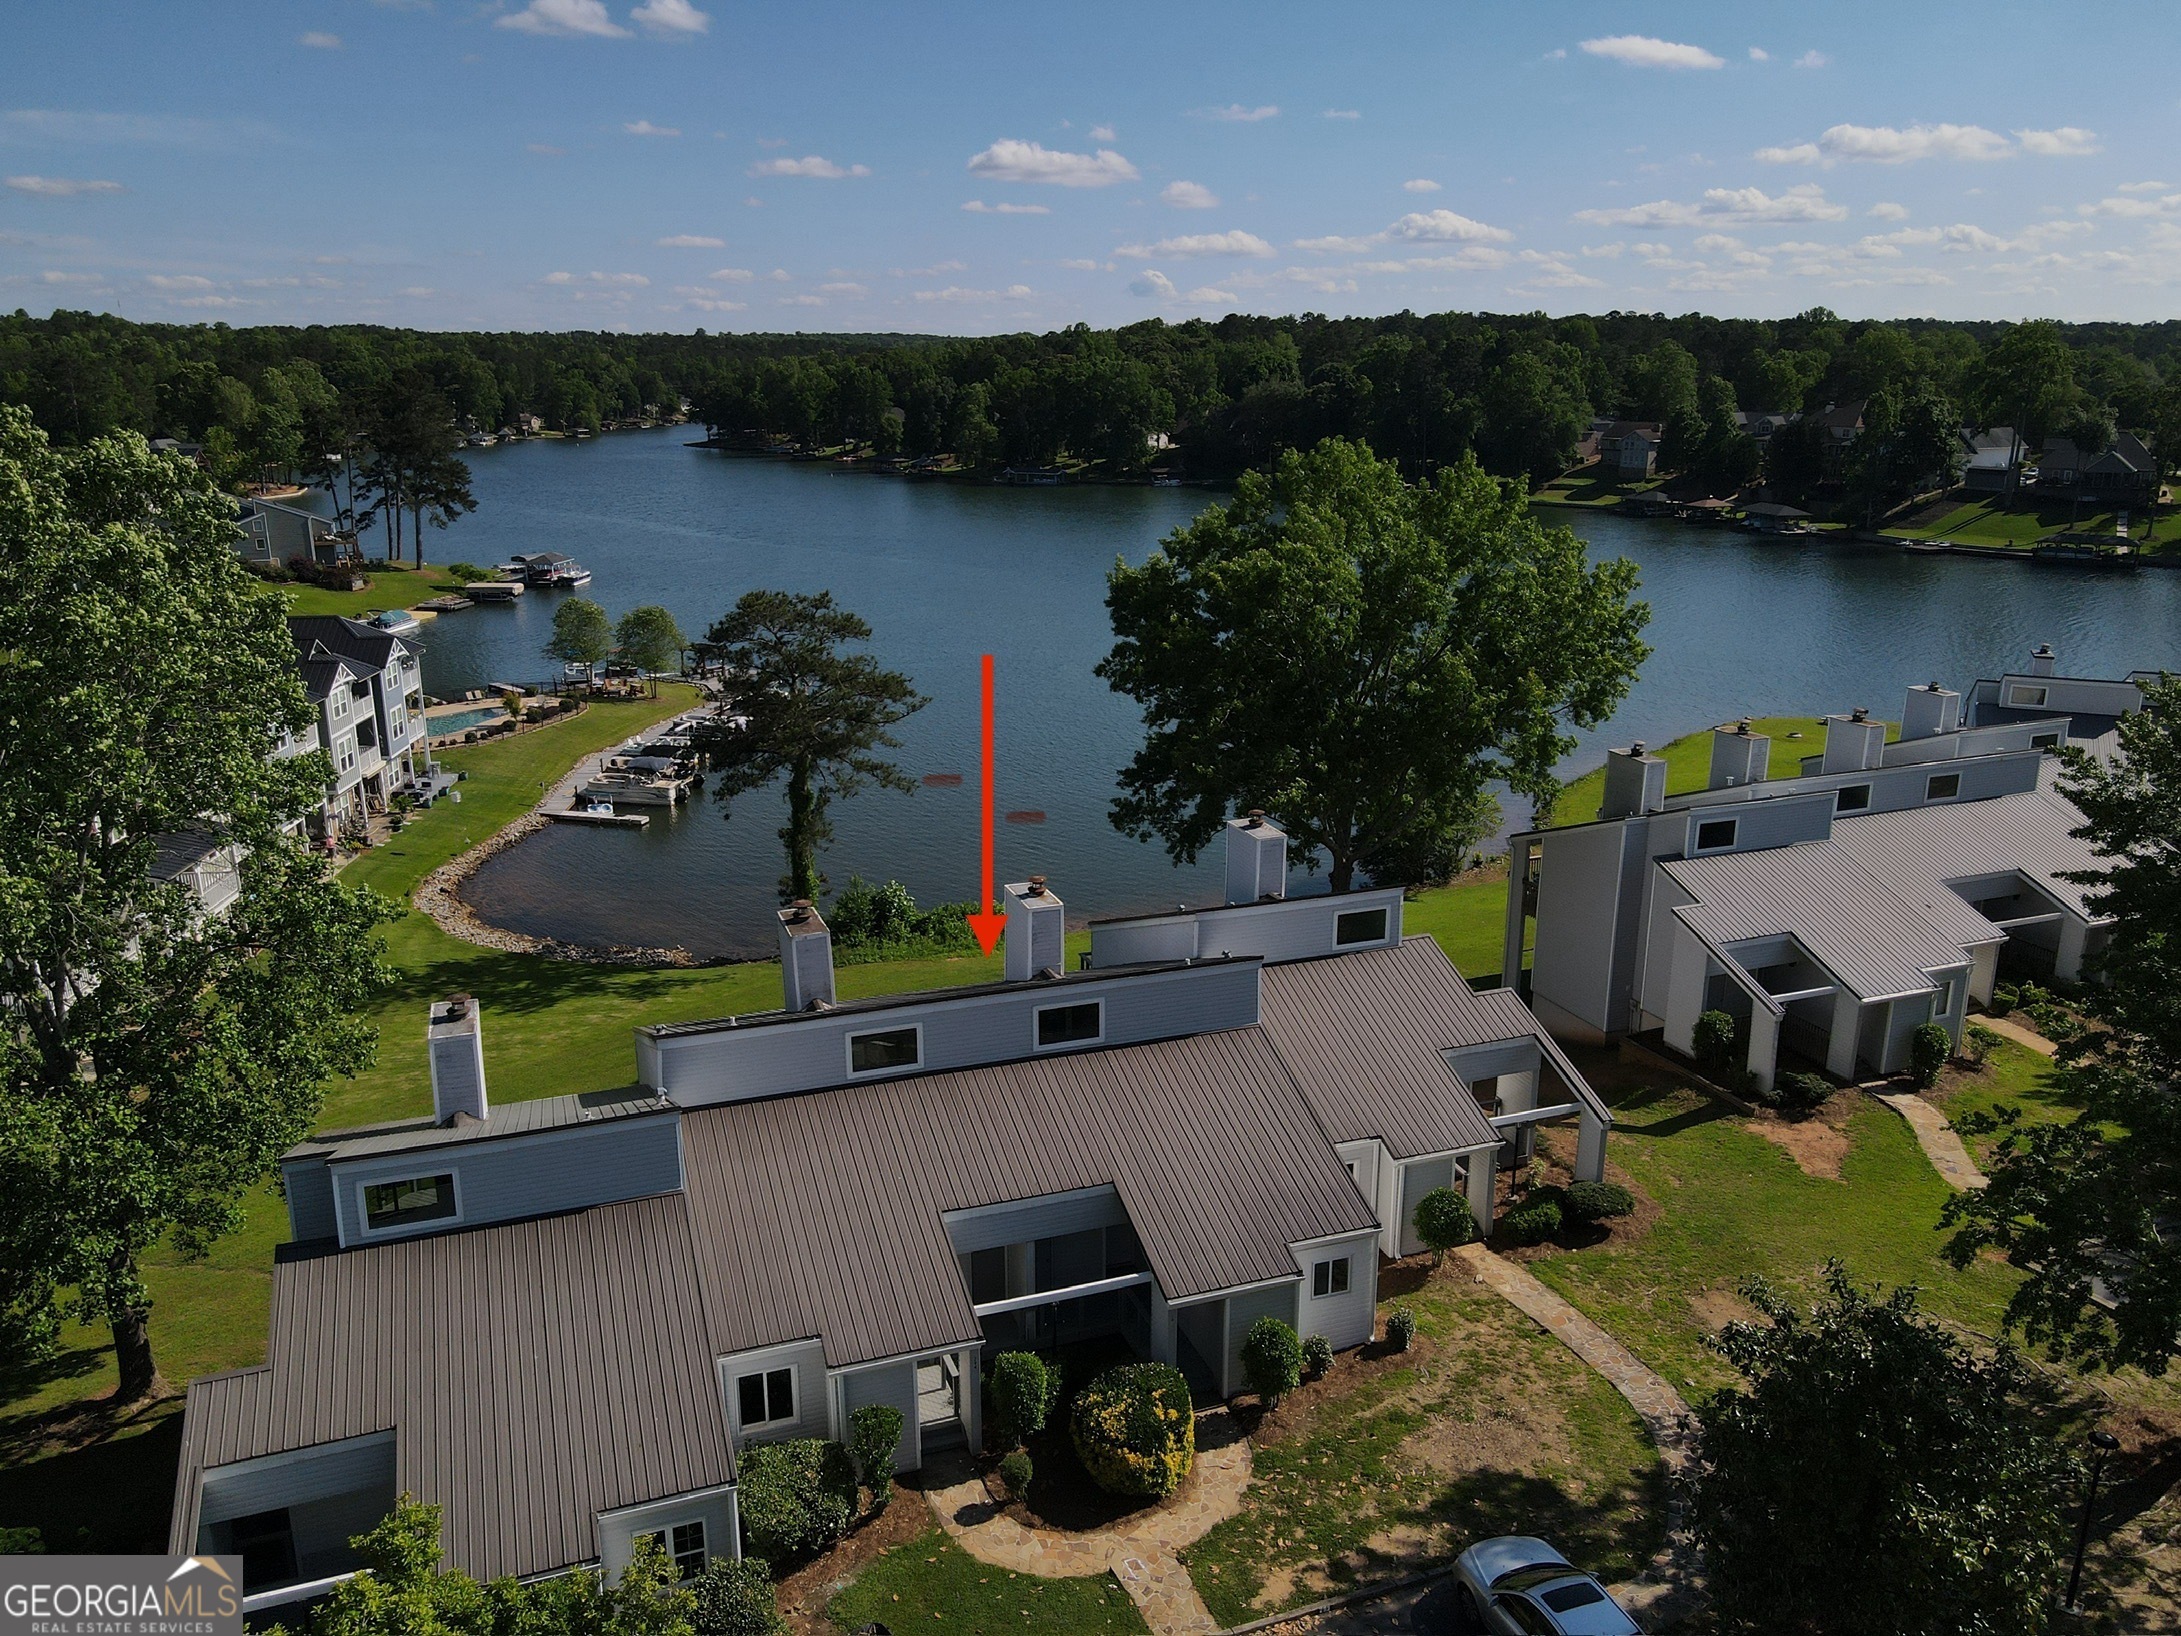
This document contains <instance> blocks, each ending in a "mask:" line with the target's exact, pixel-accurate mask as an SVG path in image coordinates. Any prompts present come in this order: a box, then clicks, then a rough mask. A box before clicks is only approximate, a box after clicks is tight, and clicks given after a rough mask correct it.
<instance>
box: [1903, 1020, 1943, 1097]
mask: <svg viewBox="0 0 2181 1636" xmlns="http://www.w3.org/2000/svg"><path fill="white" fill-rule="evenodd" d="M1953 1054H1954V1036H1953V1035H1951V1034H1949V1033H1947V1031H1946V1030H1945V1029H1944V1028H1942V1027H1940V1026H1939V1025H1938V1024H1937V1023H1935V1022H1927V1023H1922V1024H1920V1025H1918V1027H1917V1029H1916V1032H1915V1033H1913V1034H1911V1035H1909V1037H1908V1071H1909V1074H1910V1076H1911V1077H1912V1078H1913V1079H1914V1080H1915V1081H1916V1083H1917V1084H1918V1085H1921V1086H1922V1087H1923V1088H1924V1089H1925V1090H1927V1091H1928V1090H1929V1089H1931V1087H1932V1086H1934V1085H1936V1084H1937V1083H1938V1082H1939V1070H1940V1069H1941V1068H1944V1067H1945V1066H1946V1059H1947V1058H1948V1057H1950V1056H1952V1055H1953Z"/></svg>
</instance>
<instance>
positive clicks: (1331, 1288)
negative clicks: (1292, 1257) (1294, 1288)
mask: <svg viewBox="0 0 2181 1636" xmlns="http://www.w3.org/2000/svg"><path fill="white" fill-rule="evenodd" d="M1347 1293H1348V1258H1347V1257H1346V1256H1344V1255H1343V1256H1338V1257H1336V1258H1335V1259H1333V1260H1331V1261H1320V1262H1319V1263H1318V1264H1317V1265H1316V1266H1314V1267H1312V1268H1311V1269H1310V1295H1311V1298H1312V1299H1313V1300H1318V1301H1322V1300H1324V1299H1325V1298H1326V1297H1327V1296H1328V1295H1346V1294H1347Z"/></svg>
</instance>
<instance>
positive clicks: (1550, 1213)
mask: <svg viewBox="0 0 2181 1636" xmlns="http://www.w3.org/2000/svg"><path fill="white" fill-rule="evenodd" d="M1565 1196H1566V1195H1564V1194H1563V1193H1562V1192H1561V1191H1560V1189H1559V1188H1557V1187H1540V1188H1538V1189H1537V1190H1536V1191H1535V1192H1533V1193H1531V1195H1530V1196H1529V1198H1527V1199H1526V1200H1524V1201H1523V1202H1522V1203H1521V1204H1518V1205H1516V1206H1515V1207H1514V1208H1513V1209H1512V1210H1510V1211H1508V1212H1507V1213H1506V1214H1505V1215H1504V1216H1501V1217H1500V1218H1499V1231H1500V1236H1501V1237H1502V1238H1504V1239H1506V1240H1507V1242H1508V1243H1510V1244H1542V1243H1544V1242H1545V1240H1547V1239H1548V1238H1550V1237H1552V1236H1553V1234H1555V1233H1557V1232H1559V1231H1560V1226H1561V1223H1562V1222H1563V1221H1564V1220H1565V1219H1566V1214H1565V1212H1564V1210H1563V1209H1562V1207H1561V1201H1562V1199H1563V1198H1564V1197H1565Z"/></svg>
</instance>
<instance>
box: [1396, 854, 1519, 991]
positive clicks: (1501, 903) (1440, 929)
mask: <svg viewBox="0 0 2181 1636" xmlns="http://www.w3.org/2000/svg"><path fill="white" fill-rule="evenodd" d="M1401 930H1402V932H1403V933H1404V934H1406V935H1407V936H1410V937H1433V938H1436V939H1437V940H1438V943H1439V947H1440V948H1442V949H1444V950H1445V951H1446V957H1447V958H1448V959H1449V960H1451V961H1453V962H1454V964H1455V965H1456V966H1457V967H1458V968H1459V969H1460V971H1461V974H1462V975H1463V976H1464V977H1466V978H1468V979H1469V980H1470V981H1471V982H1472V983H1474V982H1475V981H1476V980H1477V979H1478V978H1480V977H1491V976H1495V975H1497V974H1498V972H1499V968H1500V966H1501V964H1502V961H1501V959H1500V954H1501V952H1502V950H1503V948H1504V946H1505V937H1506V931H1507V866H1506V865H1505V864H1504V863H1501V864H1493V865H1488V866H1487V867H1486V868H1484V869H1482V870H1479V871H1478V872H1477V875H1476V877H1475V878H1474V879H1464V880H1462V881H1461V882H1459V883H1457V884H1456V885H1453V886H1442V887H1439V888H1437V889H1435V890H1432V891H1428V892H1419V893H1417V894H1416V896H1415V897H1414V898H1412V899H1410V900H1409V901H1408V902H1407V903H1406V904H1404V905H1402V908H1401Z"/></svg>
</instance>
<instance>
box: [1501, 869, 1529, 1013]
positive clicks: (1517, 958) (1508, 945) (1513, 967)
mask: <svg viewBox="0 0 2181 1636" xmlns="http://www.w3.org/2000/svg"><path fill="white" fill-rule="evenodd" d="M1531 845H1532V843H1531V842H1529V841H1517V842H1516V843H1515V844H1514V845H1513V846H1512V847H1510V848H1509V849H1508V852H1507V927H1506V930H1505V932H1504V933H1503V934H1502V935H1501V938H1500V951H1499V983H1500V987H1502V988H1512V989H1519V988H1520V987H1521V984H1522V933H1523V927H1524V922H1525V921H1526V920H1527V919H1528V917H1527V916H1526V915H1524V914H1523V912H1522V881H1523V877H1524V876H1525V875H1526V874H1528V872H1529V866H1530V847H1531Z"/></svg>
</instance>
